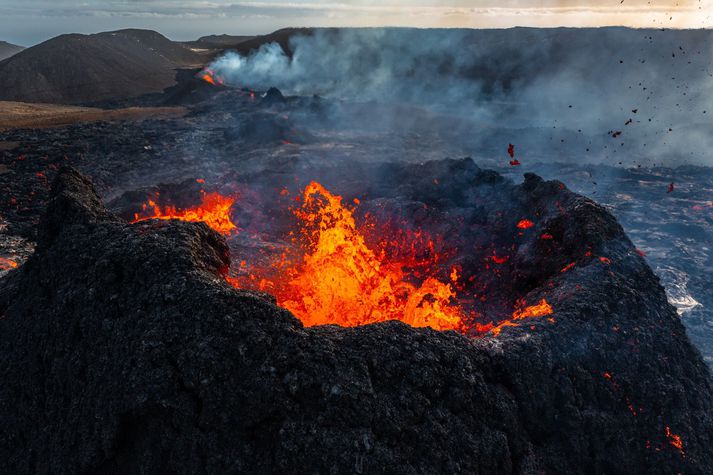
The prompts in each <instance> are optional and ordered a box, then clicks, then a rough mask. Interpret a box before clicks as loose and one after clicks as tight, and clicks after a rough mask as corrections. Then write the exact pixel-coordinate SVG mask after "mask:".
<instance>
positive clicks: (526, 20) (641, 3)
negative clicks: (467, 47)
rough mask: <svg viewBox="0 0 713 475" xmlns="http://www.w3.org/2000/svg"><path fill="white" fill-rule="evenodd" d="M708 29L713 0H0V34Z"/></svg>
mask: <svg viewBox="0 0 713 475" xmlns="http://www.w3.org/2000/svg"><path fill="white" fill-rule="evenodd" d="M611 25H620V26H630V27H637V28H641V27H656V28H713V0H677V1H676V0H660V1H658V0H596V1H593V0H440V1H439V0H251V1H239V0H204V1H195V0H0V40H5V41H9V42H11V43H15V44H20V45H22V46H31V45H34V44H37V43H39V42H42V41H44V40H47V39H49V38H52V37H54V36H56V35H59V34H62V33H96V32H99V31H109V30H116V29H121V28H148V29H153V30H157V31H159V32H161V33H163V34H164V35H166V36H168V37H169V38H171V39H174V40H192V39H196V38H198V37H200V36H203V35H209V34H221V33H227V34H234V35H255V34H264V33H269V32H271V31H274V30H277V29H279V28H283V27H289V26H355V27H359V26H411V27H423V28H427V27H447V28H452V27H466V28H508V27H513V26H532V27H555V26H572V27H589V26H611Z"/></svg>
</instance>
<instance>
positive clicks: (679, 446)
mask: <svg viewBox="0 0 713 475" xmlns="http://www.w3.org/2000/svg"><path fill="white" fill-rule="evenodd" d="M666 439H668V443H669V444H671V446H672V447H674V448H675V449H676V450H678V452H679V453H680V454H681V455H684V454H685V452H684V450H683V439H681V436H680V435H677V434H674V433H673V432H671V428H670V427H669V426H666Z"/></svg>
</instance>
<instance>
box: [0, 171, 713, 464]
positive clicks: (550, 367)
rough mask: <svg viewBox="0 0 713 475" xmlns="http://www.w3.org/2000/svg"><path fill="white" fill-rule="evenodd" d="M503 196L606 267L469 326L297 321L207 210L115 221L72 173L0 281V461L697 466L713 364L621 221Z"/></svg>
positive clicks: (529, 188)
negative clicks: (487, 328)
mask: <svg viewBox="0 0 713 475" xmlns="http://www.w3.org/2000/svg"><path fill="white" fill-rule="evenodd" d="M480 177H481V178H480V180H481V181H477V180H475V181H473V182H472V183H469V184H468V186H471V187H474V188H478V187H481V186H483V185H484V184H485V181H486V178H487V177H489V178H490V180H489V181H490V182H491V183H492V175H490V174H481V175H480ZM513 199H514V200H516V201H517V200H523V199H527V200H530V201H531V202H534V203H540V204H543V203H549V202H552V201H554V200H558V201H559V202H561V203H562V206H564V207H565V209H566V211H567V212H566V213H563V214H562V215H560V217H559V218H555V217H553V216H551V215H545V216H543V219H551V220H553V222H552V223H551V225H552V226H553V227H560V228H561V231H562V233H563V236H564V239H565V241H566V244H567V243H568V244H569V247H568V249H572V250H575V249H580V246H587V245H590V246H591V248H592V250H593V251H594V252H596V253H600V254H603V253H606V255H608V256H609V257H610V258H611V265H609V266H606V265H603V264H602V263H600V262H599V261H598V260H596V259H595V260H592V261H591V262H589V263H588V264H586V265H580V266H578V267H577V270H576V272H568V273H565V274H562V275H561V276H560V275H558V276H555V277H553V280H554V281H556V285H555V286H554V287H553V288H551V289H550V288H548V286H542V287H538V288H534V289H532V290H531V292H530V293H529V295H528V298H532V299H533V300H534V299H537V298H539V297H540V296H542V295H545V293H546V294H547V298H548V300H549V301H550V302H551V303H552V305H553V307H554V308H555V310H556V311H555V315H554V317H555V318H556V323H554V324H552V323H549V322H546V321H540V320H544V319H533V320H532V327H530V326H527V325H526V326H522V327H516V328H507V329H505V330H504V331H503V333H502V334H501V335H500V336H499V337H497V338H491V337H486V338H482V339H473V340H471V339H467V338H464V337H462V336H460V335H458V334H456V333H453V332H444V333H440V332H436V331H432V330H429V329H413V328H410V327H407V326H406V325H404V324H401V323H397V322H391V323H385V324H377V325H369V326H364V327H359V328H350V329H345V328H338V327H332V326H324V327H314V328H303V327H302V325H301V324H300V322H299V321H297V320H296V319H295V318H293V317H292V316H291V315H290V314H289V313H288V312H286V311H285V310H282V309H280V308H278V307H276V306H275V305H274V304H273V303H272V302H271V301H269V299H265V298H261V297H260V296H257V295H254V294H251V293H248V292H240V291H236V290H235V289H233V288H231V287H230V286H229V285H227V284H226V283H225V282H224V279H223V275H224V273H225V272H226V269H227V266H228V264H229V252H228V248H227V246H226V244H225V242H224V241H223V240H222V238H221V237H219V236H218V235H217V234H216V233H214V232H213V231H211V230H210V229H209V228H207V227H206V226H205V225H203V224H188V223H181V222H144V223H142V224H140V225H129V224H127V223H125V222H123V221H121V220H119V219H118V218H116V217H114V216H112V215H110V214H109V213H107V211H106V210H105V209H104V208H103V206H102V204H101V202H100V200H99V199H98V198H97V196H96V194H95V192H94V190H93V187H92V185H91V183H90V182H89V181H88V180H87V179H86V178H84V177H82V176H81V175H79V174H77V173H76V172H73V171H71V170H67V169H65V170H64V171H62V172H61V173H60V174H59V176H58V178H57V179H56V180H55V183H54V192H53V194H52V197H51V200H50V203H49V206H48V210H47V212H46V215H45V217H44V218H43V221H42V223H41V225H40V230H39V236H38V248H37V251H36V253H35V255H33V256H32V257H31V258H30V259H29V260H28V261H27V262H26V263H25V264H24V265H23V266H22V267H21V268H20V269H18V270H16V271H13V272H11V273H10V274H9V275H8V276H7V277H5V278H4V279H3V280H1V281H0V315H2V317H1V318H0V327H1V328H0V375H1V377H2V380H3V385H2V386H0V424H2V427H3V432H2V433H1V434H0V471H2V472H3V473H50V472H52V473H87V472H90V473H97V472H98V473H137V472H141V473H167V472H178V473H203V472H205V473H265V472H268V473H270V472H283V473H284V472H290V473H298V472H300V473H302V472H304V471H306V470H307V471H310V472H318V473H354V472H357V473H384V472H388V473H434V472H445V473H453V472H466V473H532V472H540V471H546V472H548V473H577V472H579V473H676V472H682V473H687V474H690V473H711V471H712V470H713V453H712V450H711V447H713V445H712V444H713V405H712V404H711V403H712V402H713V388H712V385H711V380H710V376H709V375H708V372H707V369H706V367H705V366H704V364H703V362H702V361H701V358H700V356H699V354H698V353H697V352H696V351H695V350H694V349H693V348H692V347H691V345H690V343H689V342H688V340H687V338H686V336H685V332H684V329H683V326H682V325H681V323H680V321H679V320H678V318H677V316H676V314H675V312H674V310H673V309H672V307H671V306H670V305H669V304H668V303H667V301H666V298H665V295H664V292H663V290H662V288H661V287H660V286H659V284H658V281H657V279H656V278H655V277H654V275H653V274H652V272H651V271H650V269H649V268H648V267H647V266H646V264H645V262H644V261H643V259H641V258H640V256H638V255H637V254H636V253H635V252H633V248H632V246H631V244H630V242H629V241H628V239H627V238H626V236H625V235H624V233H623V231H622V230H621V228H620V227H619V225H618V224H617V223H616V221H615V220H614V218H612V217H611V216H610V215H609V214H608V213H607V212H606V211H604V210H603V209H602V208H600V207H598V206H597V205H595V204H594V203H592V202H591V201H589V200H586V199H584V198H581V197H578V196H576V195H573V194H572V193H570V192H568V191H567V190H563V189H561V188H560V187H559V186H557V184H555V183H552V182H542V181H541V180H539V179H538V178H537V177H534V176H529V177H528V179H527V180H526V181H525V183H524V184H523V185H521V186H519V187H514V191H513ZM565 248H567V246H565ZM546 258H547V257H546V256H544V255H542V254H541V253H540V252H539V251H538V250H537V249H533V250H532V252H531V253H530V254H529V257H528V259H529V260H528V262H526V263H525V262H522V263H521V264H522V265H523V267H525V268H537V267H538V266H540V265H543V264H544V263H545V261H544V260H545V259H546ZM521 259H525V257H522V258H521ZM524 264H528V265H524ZM667 427H668V428H669V431H668V432H669V433H670V434H678V435H680V436H681V437H682V440H683V444H684V446H683V450H684V452H681V451H679V450H678V449H677V448H676V447H674V446H673V445H672V444H671V443H670V438H668V437H667V435H666V434H667V429H666V428H667Z"/></svg>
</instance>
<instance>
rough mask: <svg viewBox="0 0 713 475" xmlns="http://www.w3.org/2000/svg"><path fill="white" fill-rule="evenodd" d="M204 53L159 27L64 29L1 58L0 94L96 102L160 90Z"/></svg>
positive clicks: (28, 99) (24, 98)
mask: <svg viewBox="0 0 713 475" xmlns="http://www.w3.org/2000/svg"><path fill="white" fill-rule="evenodd" d="M204 59H205V58H203V57H202V56H201V55H199V54H197V53H196V52H194V51H192V50H191V49H190V48H188V47H186V46H184V45H182V44H180V43H175V42H173V41H171V40H169V39H168V38H166V37H164V36H162V35H161V34H159V33H156V32H155V31H149V30H120V31H113V32H105V33H98V34H95V35H80V34H70V35H61V36H58V37H56V38H52V39H51V40H48V41H45V42H44V43H41V44H39V45H37V46H33V47H32V48H28V49H26V50H24V51H22V52H21V53H18V54H16V55H14V56H13V57H11V58H9V59H6V60H5V61H3V62H0V100H9V101H22V102H50V103H60V104H76V103H92V102H98V101H104V100H108V99H116V98H128V97H135V96H140V95H142V94H148V93H153V92H160V91H162V90H163V89H165V88H167V87H169V86H171V85H173V84H174V83H175V80H174V78H175V75H176V72H175V69H176V68H179V67H184V66H192V65H199V64H201V63H202V62H203V61H204Z"/></svg>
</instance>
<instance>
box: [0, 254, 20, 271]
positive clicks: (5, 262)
mask: <svg viewBox="0 0 713 475" xmlns="http://www.w3.org/2000/svg"><path fill="white" fill-rule="evenodd" d="M16 268H17V262H15V261H12V260H10V259H7V258H5V257H0V271H2V270H10V269H16Z"/></svg>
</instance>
